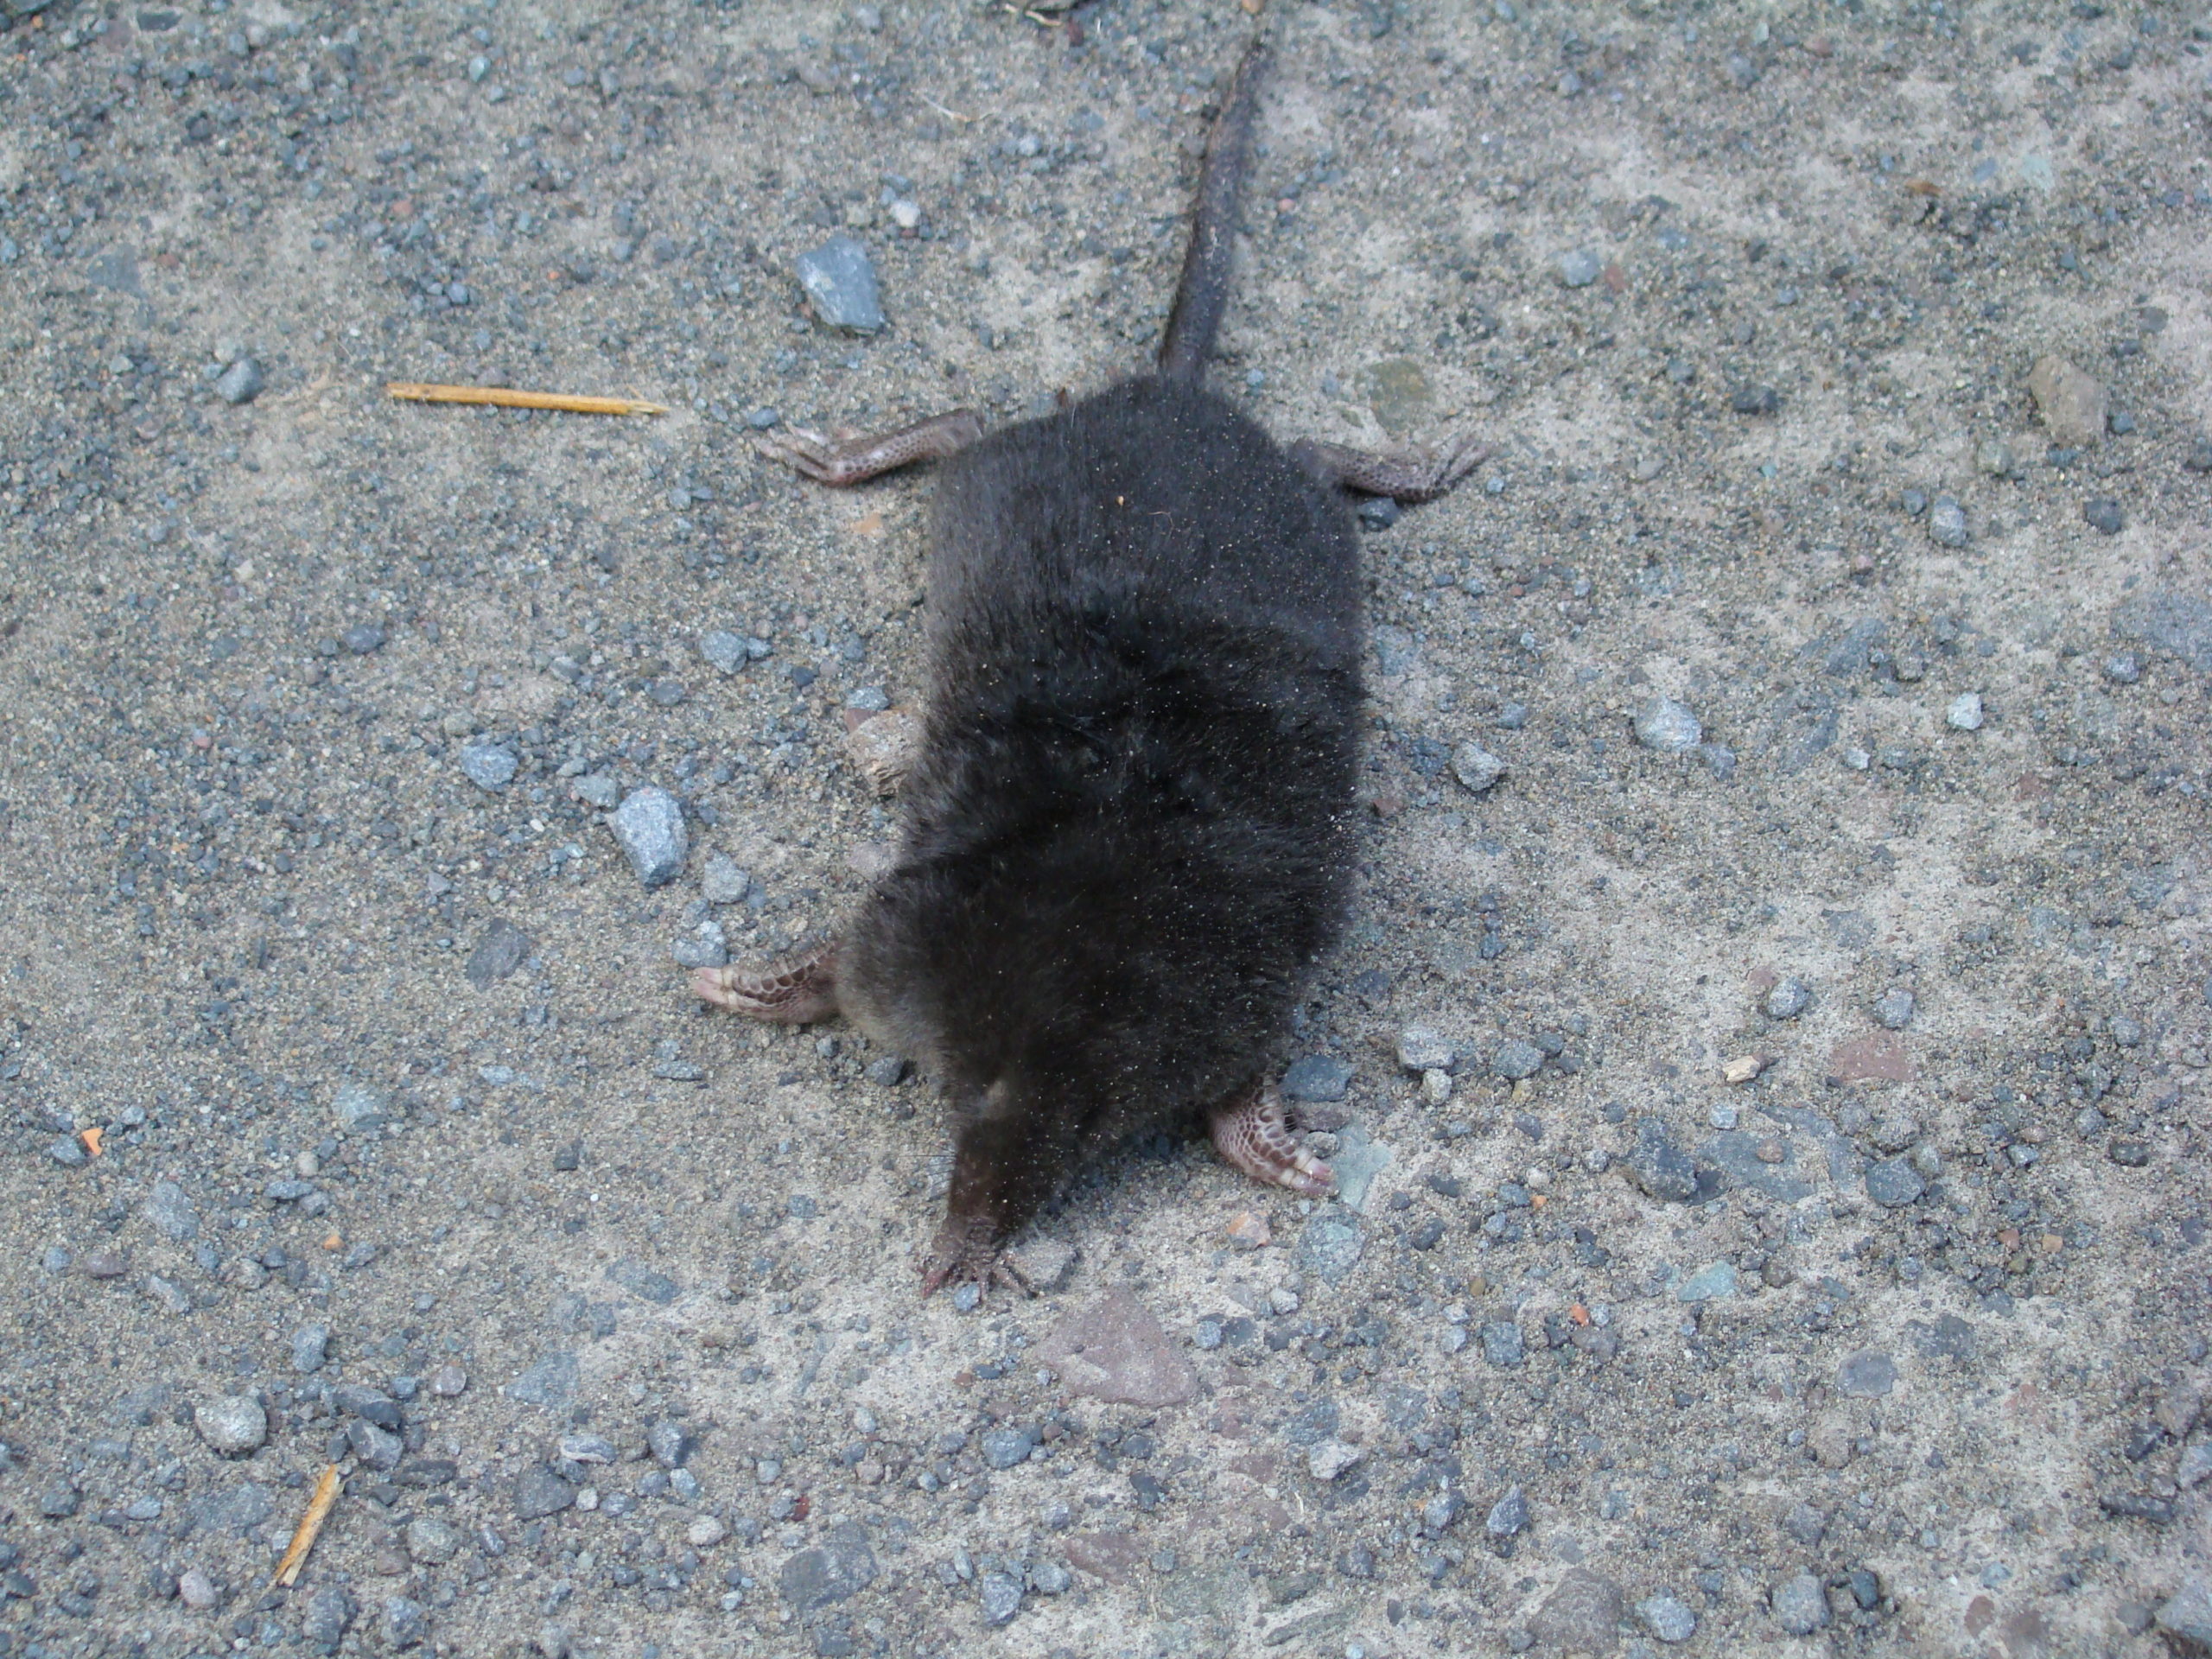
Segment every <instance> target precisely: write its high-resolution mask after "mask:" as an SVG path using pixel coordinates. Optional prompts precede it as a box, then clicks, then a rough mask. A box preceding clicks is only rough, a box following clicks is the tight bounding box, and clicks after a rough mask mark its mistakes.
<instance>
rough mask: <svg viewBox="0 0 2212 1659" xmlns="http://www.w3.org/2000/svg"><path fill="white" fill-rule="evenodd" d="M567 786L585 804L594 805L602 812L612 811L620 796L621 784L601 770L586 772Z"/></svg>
mask: <svg viewBox="0 0 2212 1659" xmlns="http://www.w3.org/2000/svg"><path fill="white" fill-rule="evenodd" d="M569 788H570V789H571V790H573V791H575V797H576V798H577V799H578V800H580V801H582V803H583V804H585V805H586V806H595V807H597V808H598V809H599V810H601V811H602V812H611V811H613V810H614V804H615V803H616V802H618V801H620V799H621V798H622V785H620V784H618V783H616V782H615V781H614V779H613V778H612V777H610V776H609V775H608V774H607V773H606V772H587V773H585V774H584V775H583V776H582V777H581V778H579V779H576V781H575V783H573V784H571V785H569Z"/></svg>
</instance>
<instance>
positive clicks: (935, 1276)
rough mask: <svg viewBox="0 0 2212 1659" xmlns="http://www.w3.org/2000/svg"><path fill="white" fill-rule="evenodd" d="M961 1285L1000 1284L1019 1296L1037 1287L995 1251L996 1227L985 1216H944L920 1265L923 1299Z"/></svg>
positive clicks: (984, 1285)
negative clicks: (928, 1251)
mask: <svg viewBox="0 0 2212 1659" xmlns="http://www.w3.org/2000/svg"><path fill="white" fill-rule="evenodd" d="M963 1284H974V1285H979V1286H981V1287H982V1288H983V1289H985V1290H988V1289H989V1288H990V1287H992V1286H993V1285H1001V1286H1003V1287H1005V1288H1006V1289H1007V1290H1011V1291H1014V1292H1016V1293H1017V1294H1020V1295H1023V1296H1034V1295H1035V1294H1037V1287H1035V1286H1034V1285H1033V1284H1031V1283H1030V1282H1029V1281H1028V1280H1027V1279H1025V1278H1023V1277H1022V1275H1021V1270H1020V1268H1017V1267H1015V1266H1014V1263H1013V1262H1009V1261H1007V1259H1006V1257H1005V1256H1003V1255H1001V1254H1000V1253H999V1241H998V1230H997V1229H996V1228H995V1227H994V1226H993V1225H992V1224H991V1223H990V1222H989V1220H988V1218H985V1217H976V1218H974V1219H972V1220H969V1221H955V1220H953V1219H952V1218H951V1217H950V1216H948V1217H945V1222H944V1226H942V1227H940V1228H938V1230H937V1238H936V1240H935V1242H933V1243H931V1246H930V1254H929V1259H928V1261H926V1262H924V1263H923V1265H922V1297H923V1300H928V1299H929V1298H930V1297H931V1296H933V1295H935V1294H937V1293H938V1291H940V1290H942V1289H944V1287H945V1286H947V1285H963Z"/></svg>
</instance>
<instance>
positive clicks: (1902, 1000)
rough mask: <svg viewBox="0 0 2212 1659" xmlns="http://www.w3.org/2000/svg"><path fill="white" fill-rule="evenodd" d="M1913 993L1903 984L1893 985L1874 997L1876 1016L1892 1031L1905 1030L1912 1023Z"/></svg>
mask: <svg viewBox="0 0 2212 1659" xmlns="http://www.w3.org/2000/svg"><path fill="white" fill-rule="evenodd" d="M1913 1007H1914V1001H1913V995H1912V993H1911V992H1910V991H1909V990H1907V989H1906V988H1904V986H1902V985H1892V986H1891V987H1890V988H1889V989H1888V990H1886V991H1884V992H1883V993H1882V994H1881V995H1879V996H1878V997H1876V998H1875V999H1874V1017H1875V1018H1876V1019H1877V1020H1880V1021H1881V1022H1882V1024H1883V1025H1885V1026H1886V1027H1888V1028H1889V1029H1890V1030H1891V1031H1903V1030H1904V1028H1905V1027H1907V1026H1909V1025H1910V1024H1911V1023H1912V1011H1913Z"/></svg>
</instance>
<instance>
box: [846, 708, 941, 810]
mask: <svg viewBox="0 0 2212 1659" xmlns="http://www.w3.org/2000/svg"><path fill="white" fill-rule="evenodd" d="M921 747H922V721H921V716H920V715H917V714H916V713H914V711H913V710H912V709H886V710H884V712H883V713H881V714H880V715H876V716H875V717H874V719H872V720H864V721H861V723H860V724H859V725H857V726H855V727H854V728H853V729H852V730H850V731H849V732H847V733H846V734H845V755H846V758H847V759H849V760H851V761H852V763H853V765H854V766H856V767H858V768H859V770H860V774H861V777H863V778H865V779H868V786H869V787H870V788H872V789H874V791H875V792H876V793H877V794H879V795H896V794H897V793H898V792H899V785H900V784H902V783H904V782H905V781H906V774H907V772H909V771H911V770H912V767H913V764H914V757H915V756H916V755H917V754H918V753H921Z"/></svg>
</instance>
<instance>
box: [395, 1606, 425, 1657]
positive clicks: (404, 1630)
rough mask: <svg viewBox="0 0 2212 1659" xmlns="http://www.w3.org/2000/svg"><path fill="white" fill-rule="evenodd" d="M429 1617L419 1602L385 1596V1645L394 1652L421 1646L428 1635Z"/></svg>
mask: <svg viewBox="0 0 2212 1659" xmlns="http://www.w3.org/2000/svg"><path fill="white" fill-rule="evenodd" d="M429 1630H430V1615H429V1610H428V1609H426V1608H425V1607H424V1606H423V1604H422V1603H421V1602H419V1601H410V1600H409V1599H407V1598H406V1597H405V1596H386V1597H385V1603H384V1640H385V1646H386V1647H388V1648H390V1649H392V1650H393V1651H394V1652H404V1651H405V1650H406V1649H409V1648H413V1647H419V1646H421V1645H422V1642H423V1637H425V1636H427V1635H429Z"/></svg>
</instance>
